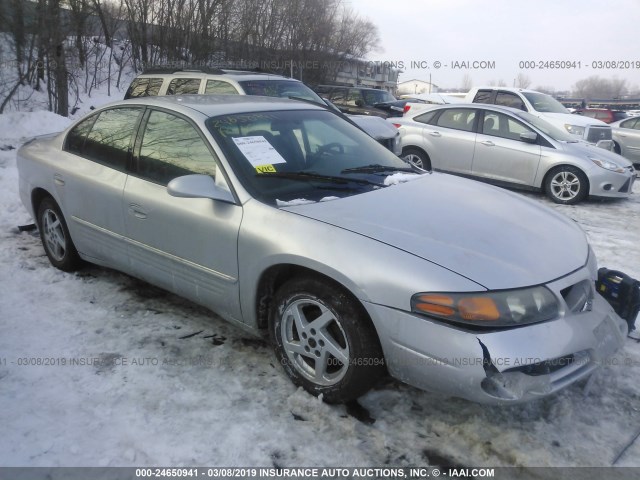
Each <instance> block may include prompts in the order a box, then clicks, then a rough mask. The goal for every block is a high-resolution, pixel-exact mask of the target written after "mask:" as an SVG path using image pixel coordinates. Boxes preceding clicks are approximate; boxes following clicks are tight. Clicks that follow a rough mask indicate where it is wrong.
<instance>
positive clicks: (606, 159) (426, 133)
mask: <svg viewBox="0 0 640 480" xmlns="http://www.w3.org/2000/svg"><path fill="white" fill-rule="evenodd" d="M389 121H392V123H393V124H395V125H396V127H398V128H399V130H400V143H401V146H402V152H403V153H402V156H403V157H404V158H405V159H407V160H409V161H410V162H412V163H414V164H415V165H418V166H421V167H423V168H426V169H431V168H433V169H434V170H439V171H443V172H448V173H453V174H456V175H463V176H470V177H473V178H477V179H480V180H483V181H487V182H490V183H495V184H498V185H504V186H512V187H518V188H525V189H533V190H541V191H544V192H545V193H546V194H547V195H548V196H549V198H551V200H553V201H554V202H557V203H565V204H573V203H578V202H580V201H581V200H583V199H585V198H587V196H589V195H592V196H598V197H613V198H624V197H627V196H629V194H630V193H631V192H632V190H633V182H634V180H635V172H634V169H633V166H632V165H631V163H630V162H629V161H628V160H626V159H624V158H622V157H621V156H620V155H617V154H615V153H613V152H609V151H607V150H605V149H602V148H595V147H594V146H593V145H590V144H588V143H586V142H584V141H581V140H576V138H575V136H572V135H570V134H568V133H567V132H565V131H562V130H560V129H559V128H557V127H555V126H553V125H551V124H550V123H549V122H547V121H545V120H544V119H542V118H538V117H536V116H534V115H531V114H530V113H527V112H523V111H521V110H516V109H512V108H508V107H499V106H493V105H478V104H472V105H471V104H470V105H460V104H456V105H445V106H439V107H432V108H430V109H429V110H428V111H424V110H423V111H420V112H418V113H417V114H414V115H412V116H409V117H404V118H394V119H389Z"/></svg>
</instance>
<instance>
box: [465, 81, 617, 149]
mask: <svg viewBox="0 0 640 480" xmlns="http://www.w3.org/2000/svg"><path fill="white" fill-rule="evenodd" d="M465 100H466V101H467V102H468V103H487V104H490V105H501V106H503V107H511V108H515V109H518V110H522V111H524V112H529V113H530V114H532V115H535V116H536V117H538V118H543V119H545V120H546V121H547V122H549V123H551V124H553V125H555V126H556V127H558V128H560V129H561V130H565V131H567V132H569V133H570V134H571V135H573V136H574V138H580V139H582V140H584V141H586V142H589V143H593V144H594V145H596V146H598V147H602V148H604V149H606V150H613V142H612V141H611V127H610V126H609V125H607V124H606V123H604V122H602V121H600V120H596V119H595V118H589V117H583V116H581V115H573V114H572V113H571V112H569V110H567V109H566V108H565V107H564V105H562V104H561V103H560V102H559V101H557V100H556V99H555V98H553V97H552V96H551V95H547V94H546V93H541V92H536V91H535V90H526V89H524V88H509V87H475V88H472V89H471V90H469V93H467V96H466V97H465Z"/></svg>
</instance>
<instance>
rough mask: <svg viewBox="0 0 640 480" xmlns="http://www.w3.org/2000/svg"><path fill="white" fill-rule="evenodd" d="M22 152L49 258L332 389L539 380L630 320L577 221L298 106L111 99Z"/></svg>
mask: <svg viewBox="0 0 640 480" xmlns="http://www.w3.org/2000/svg"><path fill="white" fill-rule="evenodd" d="M18 170H19V181H20V195H21V199H22V202H23V203H24V205H25V207H26V208H27V209H28V210H29V212H30V213H31V214H32V215H33V217H34V218H35V219H36V222H37V224H38V228H39V231H40V235H41V238H42V242H43V245H44V249H45V252H46V254H47V256H48V257H49V260H50V262H51V263H52V264H53V265H54V266H55V267H57V268H60V269H62V270H65V271H71V270H74V269H76V268H78V267H79V265H80V263H81V260H85V261H89V262H92V263H95V264H98V265H104V266H108V267H111V268H115V269H118V270H121V271H123V272H126V273H128V274H130V275H133V276H135V277H138V278H141V279H143V280H146V281H148V282H150V283H153V284H155V285H157V286H159V287H162V288H165V289H167V290H169V291H171V292H174V293H176V294H178V295H182V296H184V297H186V298H189V299H191V300H193V301H194V302H197V303H199V304H201V305H204V306H206V307H208V308H210V309H212V310H214V311H215V312H217V313H218V314H219V315H220V316H222V317H223V318H224V319H226V320H228V321H229V322H232V323H233V324H235V325H237V326H239V327H241V328H244V329H245V330H247V331H249V332H251V333H253V334H256V335H261V336H268V337H270V339H271V341H272V343H273V345H274V348H275V353H276V356H277V358H278V361H279V363H280V364H281V365H282V367H283V368H284V371H285V372H286V374H287V375H288V376H289V377H290V378H291V380H292V381H293V382H294V383H295V384H296V385H300V386H302V387H304V388H305V389H306V390H307V391H309V392H311V393H312V394H314V395H323V398H324V399H325V400H326V401H329V402H343V401H349V400H353V399H355V398H357V397H358V396H360V395H362V394H363V393H365V392H366V391H367V390H368V389H369V388H371V387H372V386H373V385H375V383H376V382H377V380H378V379H379V378H380V377H381V376H382V375H384V374H385V373H386V372H388V373H390V374H391V375H393V376H394V377H396V378H398V379H400V380H402V381H404V382H407V383H409V384H411V385H415V386H417V387H420V388H425V389H430V390H436V391H440V392H444V393H446V394H449V395H455V396H459V397H463V398H467V399H471V400H474V401H478V402H484V403H513V402H519V401H525V400H530V399H535V398H540V397H543V396H546V395H549V394H552V393H554V392H556V391H558V390H559V389H561V388H564V387H566V386H568V385H570V384H572V383H573V382H575V381H577V380H579V379H581V378H584V377H585V376H587V375H589V374H591V373H592V372H593V371H594V370H595V369H596V368H597V367H598V366H599V365H600V364H601V363H602V362H603V361H604V360H605V359H606V358H607V357H609V356H610V355H612V354H613V353H614V352H616V351H617V350H618V349H619V348H620V346H621V345H622V344H623V342H624V338H625V335H626V333H627V324H626V322H624V321H623V320H621V319H620V318H619V317H618V316H617V315H616V314H615V312H614V311H613V309H612V308H611V306H610V305H609V304H608V303H607V302H606V301H605V300H604V299H603V298H602V297H601V296H600V295H599V294H598V293H597V292H596V291H595V288H594V279H595V278H596V268H597V267H596V259H595V257H594V254H593V251H592V250H591V248H590V247H589V245H588V243H587V240H586V238H585V235H584V233H583V232H582V231H581V229H580V228H579V227H578V226H577V225H576V224H575V223H574V222H573V221H571V220H569V219H568V218H566V217H564V216H561V215H559V214H557V213H555V212H553V211H551V210H549V209H547V208H544V207H542V206H540V205H539V204H537V203H534V202H532V201H530V200H527V199H525V198H523V197H521V196H518V195H515V194H513V193H510V192H508V191H505V190H500V189H496V188H494V187H491V186H488V185H483V184H480V183H478V182H473V181H469V180H466V179H462V178H456V177H453V176H450V175H441V174H437V173H428V172H425V171H423V170H419V169H417V168H416V167H413V166H411V165H410V164H408V163H406V162H404V161H403V160H401V159H400V158H398V157H397V156H395V155H393V153H391V152H389V150H387V149H385V148H383V147H382V146H381V145H379V144H378V143H377V142H375V141H374V140H373V139H372V138H371V137H369V136H368V135H366V134H365V133H364V132H362V131H361V130H360V129H358V128H357V127H355V126H354V125H352V124H350V123H349V122H347V121H346V120H344V119H343V118H341V117H339V116H337V115H335V114H333V113H331V112H329V111H327V110H325V109H322V108H320V107H316V106H313V105H308V104H305V103H301V102H296V101H291V100H283V99H274V98H261V97H250V96H225V97H222V96H218V97H216V96H211V97H209V96H185V97H179V96H178V97H171V98H169V97H157V98H143V99H135V100H129V101H124V102H118V103H115V104H111V105H109V106H105V107H103V108H101V109H99V110H97V111H95V112H93V113H91V114H90V115H89V116H87V117H85V118H83V119H81V120H79V121H78V122H76V123H75V124H74V125H72V126H71V127H69V128H68V129H67V130H66V131H64V132H62V133H60V134H54V135H48V136H45V137H40V138H37V139H34V140H31V141H29V142H27V143H26V144H25V145H24V146H23V147H21V148H20V150H19V152H18ZM414 205H420V209H419V210H418V211H417V210H416V209H415V208H409V207H410V206H414ZM60 320H63V319H60Z"/></svg>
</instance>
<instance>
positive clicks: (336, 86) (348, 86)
mask: <svg viewBox="0 0 640 480" xmlns="http://www.w3.org/2000/svg"><path fill="white" fill-rule="evenodd" d="M318 88H354V89H358V90H373V91H375V92H386V90H384V89H382V88H374V87H363V86H360V85H356V86H353V85H318ZM387 93H389V92H387Z"/></svg>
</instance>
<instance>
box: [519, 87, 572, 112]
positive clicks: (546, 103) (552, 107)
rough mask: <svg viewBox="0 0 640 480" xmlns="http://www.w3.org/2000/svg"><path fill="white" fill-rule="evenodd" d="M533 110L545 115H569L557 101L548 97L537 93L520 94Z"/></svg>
mask: <svg viewBox="0 0 640 480" xmlns="http://www.w3.org/2000/svg"><path fill="white" fill-rule="evenodd" d="M522 94H523V95H524V96H525V98H526V99H527V100H529V103H531V105H532V106H533V109H534V110H536V111H538V112H545V113H570V112H569V110H567V109H566V108H564V105H562V104H561V103H560V102H559V101H557V100H556V99H555V98H553V97H552V96H550V95H547V94H545V93H537V92H522Z"/></svg>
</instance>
